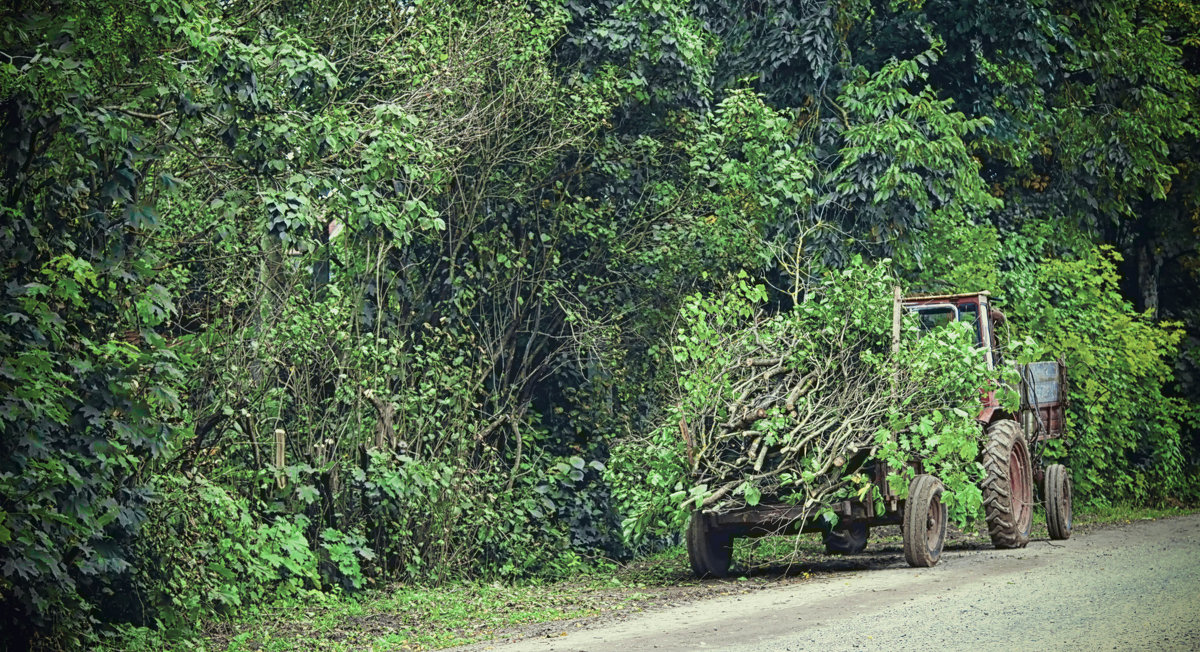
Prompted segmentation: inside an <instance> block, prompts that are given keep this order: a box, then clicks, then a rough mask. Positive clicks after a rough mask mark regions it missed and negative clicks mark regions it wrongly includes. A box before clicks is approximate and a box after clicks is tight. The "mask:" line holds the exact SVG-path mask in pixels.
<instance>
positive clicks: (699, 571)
mask: <svg viewBox="0 0 1200 652" xmlns="http://www.w3.org/2000/svg"><path fill="white" fill-rule="evenodd" d="M687 549H688V561H690V562H691V564H692V572H693V573H695V574H696V577H699V578H701V579H703V578H706V577H728V576H729V567H730V565H731V564H732V562H733V534H732V533H731V532H729V531H725V530H721V529H719V528H714V527H711V526H710V525H709V523H708V519H706V518H705V517H704V514H703V513H701V512H698V511H697V512H692V520H691V522H690V523H688V529H687Z"/></svg>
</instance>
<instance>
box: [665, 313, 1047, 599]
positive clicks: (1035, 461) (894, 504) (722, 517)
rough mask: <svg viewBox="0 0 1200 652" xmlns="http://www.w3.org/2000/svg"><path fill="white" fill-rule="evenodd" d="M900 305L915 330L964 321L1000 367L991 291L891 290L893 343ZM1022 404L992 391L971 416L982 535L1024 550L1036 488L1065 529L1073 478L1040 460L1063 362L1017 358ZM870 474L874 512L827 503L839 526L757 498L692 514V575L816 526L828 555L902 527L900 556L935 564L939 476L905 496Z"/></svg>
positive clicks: (725, 567) (723, 571) (872, 469)
mask: <svg viewBox="0 0 1200 652" xmlns="http://www.w3.org/2000/svg"><path fill="white" fill-rule="evenodd" d="M904 311H908V312H910V313H915V315H916V317H917V319H918V320H919V322H920V324H921V326H922V328H925V329H932V328H936V327H938V326H941V325H945V324H947V323H949V322H953V321H962V322H967V323H968V324H970V325H971V326H972V327H973V328H974V331H975V336H976V339H977V344H978V346H980V347H982V348H983V349H984V350H985V354H986V356H987V363H988V367H989V368H993V369H994V368H995V367H996V366H997V365H1000V364H1003V362H1002V361H1001V359H1000V347H999V344H998V340H997V329H996V327H997V325H998V324H999V323H1002V322H1003V316H1002V315H1001V313H1000V312H999V311H997V310H994V309H992V308H991V307H990V306H989V301H988V293H987V292H978V293H973V294H946V295H923V296H913V297H908V298H903V299H902V298H901V297H900V293H899V290H897V293H896V296H895V300H894V309H893V328H892V339H893V347H894V348H895V347H898V346H899V341H900V340H899V338H900V320H901V315H902V314H903V312H904ZM1018 372H1019V373H1020V376H1021V382H1020V387H1019V392H1020V397H1021V403H1020V407H1019V408H1018V410H1017V412H1016V413H1010V412H1007V411H1005V410H1004V408H1003V407H1001V406H1000V404H999V402H998V401H997V400H996V397H995V392H987V394H986V396H985V398H984V405H983V408H982V410H981V411H980V412H979V415H978V416H977V417H976V418H977V420H978V421H979V424H980V427H981V428H983V429H984V432H985V433H986V436H987V442H986V445H985V446H984V449H983V452H982V453H981V454H980V458H979V460H978V461H979V462H980V463H981V464H982V465H983V468H984V470H985V472H986V476H985V477H984V480H983V482H982V485H981V487H980V489H981V491H982V493H983V504H984V512H985V517H986V520H987V525H988V534H989V536H990V537H991V539H992V543H993V544H994V545H995V546H996V547H997V548H1022V547H1024V546H1025V545H1026V544H1027V543H1029V534H1030V530H1031V529H1032V527H1033V506H1034V487H1035V486H1039V487H1041V499H1042V502H1043V504H1044V505H1045V509H1046V520H1047V525H1048V528H1049V532H1050V537H1051V538H1052V539H1066V538H1068V537H1069V536H1071V478H1070V474H1069V473H1068V471H1067V469H1066V467H1064V466H1063V465H1061V464H1052V465H1050V466H1048V467H1043V466H1042V464H1041V453H1042V449H1043V444H1044V443H1045V442H1046V441H1047V440H1049V439H1053V438H1057V437H1061V436H1062V430H1063V412H1064V410H1065V407H1066V389H1067V376H1066V367H1065V366H1064V365H1063V364H1062V363H1061V362H1036V363H1032V364H1028V365H1019V366H1018ZM861 470H862V471H863V472H866V473H868V474H869V475H870V477H871V478H872V480H873V482H874V484H875V486H876V487H878V489H879V492H880V494H881V495H882V497H883V506H884V510H883V513H882V514H877V513H876V510H875V509H873V508H872V506H871V505H870V504H869V503H865V502H863V501H860V500H846V501H843V502H841V503H838V504H836V505H833V506H832V507H833V511H834V513H835V514H837V516H838V521H837V525H836V526H835V527H833V528H830V527H829V526H828V525H827V524H826V522H824V521H823V520H819V519H817V518H808V519H805V517H804V516H805V513H804V511H803V509H802V508H800V507H795V506H791V505H784V504H769V503H767V504H760V505H757V506H755V507H747V508H742V509H738V510H734V511H729V512H722V513H717V512H701V511H697V512H694V513H693V514H692V518H691V523H690V524H689V526H688V530H687V547H688V557H689V559H690V561H691V564H692V570H693V571H694V572H695V573H696V575H697V576H699V577H725V576H726V575H728V574H729V567H730V564H731V561H732V554H731V553H732V548H733V540H734V539H735V538H737V537H758V536H766V535H770V534H779V533H797V532H820V533H822V535H823V539H824V543H825V548H826V550H827V551H828V552H831V553H856V552H862V551H863V550H864V549H865V548H866V545H867V536H868V532H869V530H870V528H872V527H877V526H881V525H900V526H901V529H902V532H903V538H904V557H905V560H906V561H907V562H908V563H909V564H910V565H912V566H918V567H922V566H933V565H934V564H936V563H937V562H938V558H939V557H940V556H941V552H942V545H943V543H944V542H945V538H946V522H947V516H946V506H945V505H944V504H942V501H941V496H942V493H943V488H942V483H941V481H939V480H938V479H937V478H935V477H933V476H931V475H927V474H924V473H921V470H920V469H916V471H917V475H916V477H914V478H913V480H912V481H911V482H910V484H909V488H908V497H907V499H900V498H898V497H897V496H896V495H895V494H894V493H893V492H892V491H891V489H890V487H889V486H888V483H887V475H888V472H887V469H886V468H885V467H884V465H883V464H881V463H878V462H876V463H871V464H868V465H867V466H865V467H863V469H861Z"/></svg>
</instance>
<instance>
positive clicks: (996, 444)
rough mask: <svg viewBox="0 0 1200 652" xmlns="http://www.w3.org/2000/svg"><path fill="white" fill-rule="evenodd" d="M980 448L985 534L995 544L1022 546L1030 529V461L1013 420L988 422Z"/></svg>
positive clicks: (1031, 494)
mask: <svg viewBox="0 0 1200 652" xmlns="http://www.w3.org/2000/svg"><path fill="white" fill-rule="evenodd" d="M987 434H988V444H987V449H986V450H984V452H983V470H984V472H985V473H986V474H987V475H986V476H985V477H984V480H983V486H982V490H983V508H984V515H985V516H986V518H987V524H988V536H990V537H991V539H992V545H994V546H996V547H997V548H1024V547H1025V545H1026V544H1028V543H1029V531H1030V530H1031V529H1033V465H1031V464H1030V463H1029V446H1028V445H1027V444H1026V443H1025V435H1024V433H1022V432H1021V427H1020V426H1018V425H1017V422H1016V421H1013V420H1011V419H1004V420H1001V421H997V422H995V423H993V424H992V425H990V426H988V429H987Z"/></svg>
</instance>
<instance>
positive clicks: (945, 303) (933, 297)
mask: <svg viewBox="0 0 1200 652" xmlns="http://www.w3.org/2000/svg"><path fill="white" fill-rule="evenodd" d="M989 296H990V295H989V293H988V292H986V291H985V292H972V293H969V294H929V295H915V296H911V297H906V298H904V300H903V301H902V305H903V307H904V309H905V310H907V311H908V312H911V313H915V314H916V315H917V318H918V320H919V321H920V324H921V328H922V329H923V330H932V329H934V328H937V327H938V326H944V325H946V324H948V323H950V322H954V321H965V322H967V323H968V324H970V325H971V327H972V328H973V329H974V330H975V343H976V346H979V347H981V348H983V349H985V350H986V352H987V362H988V368H989V369H995V368H996V366H997V365H999V364H1000V346H999V341H998V339H997V334H996V328H995V325H996V324H995V322H996V321H998V320H1000V319H1003V318H1002V317H1001V316H1000V313H999V312H998V311H995V312H994V311H993V310H992V309H991V307H990V306H989V302H988V298H989Z"/></svg>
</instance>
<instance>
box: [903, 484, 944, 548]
mask: <svg viewBox="0 0 1200 652" xmlns="http://www.w3.org/2000/svg"><path fill="white" fill-rule="evenodd" d="M942 491H943V488H942V483H941V481H940V480H938V479H937V478H935V477H933V476H932V475H926V474H921V475H918V476H917V477H915V478H913V480H912V482H910V483H909V485H908V500H907V501H905V503H904V526H903V527H904V560H905V561H907V562H908V565H909V566H917V567H929V566H933V565H934V564H936V563H938V559H939V558H941V556H942V546H943V545H944V544H945V543H946V506H945V505H944V504H942Z"/></svg>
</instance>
